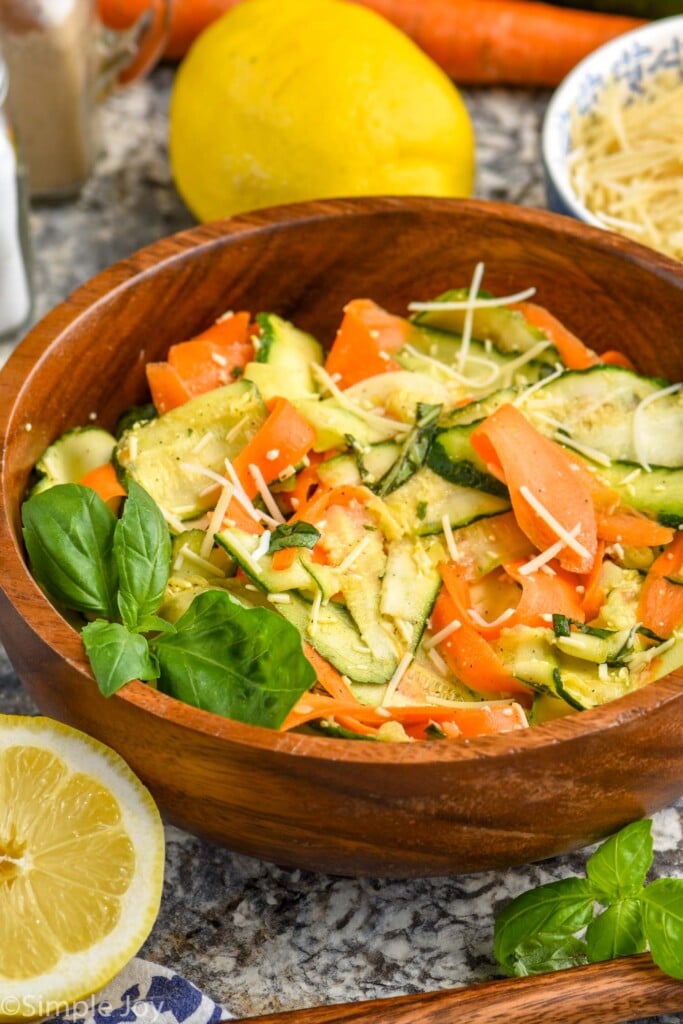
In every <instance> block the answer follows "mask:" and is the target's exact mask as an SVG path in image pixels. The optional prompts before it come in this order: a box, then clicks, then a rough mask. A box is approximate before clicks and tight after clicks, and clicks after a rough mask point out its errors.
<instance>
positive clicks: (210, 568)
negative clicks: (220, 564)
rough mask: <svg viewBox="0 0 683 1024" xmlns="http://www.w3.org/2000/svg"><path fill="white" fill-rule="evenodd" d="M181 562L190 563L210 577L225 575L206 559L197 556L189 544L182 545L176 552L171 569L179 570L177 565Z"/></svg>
mask: <svg viewBox="0 0 683 1024" xmlns="http://www.w3.org/2000/svg"><path fill="white" fill-rule="evenodd" d="M183 561H187V562H191V563H192V564H193V565H196V566H198V568H200V569H203V570H204V572H208V574H209V575H210V576H224V575H225V574H224V573H222V572H221V570H220V569H219V568H217V566H215V565H214V564H213V562H209V561H208V559H206V558H203V557H202V555H198V554H197V552H196V551H193V550H192V548H191V547H190V545H189V544H183V546H182V547H181V549H180V551H179V552H178V558H177V559H176V561H175V562H174V564H173V568H174V569H179V568H180V565H179V564H178V563H182V562H183Z"/></svg>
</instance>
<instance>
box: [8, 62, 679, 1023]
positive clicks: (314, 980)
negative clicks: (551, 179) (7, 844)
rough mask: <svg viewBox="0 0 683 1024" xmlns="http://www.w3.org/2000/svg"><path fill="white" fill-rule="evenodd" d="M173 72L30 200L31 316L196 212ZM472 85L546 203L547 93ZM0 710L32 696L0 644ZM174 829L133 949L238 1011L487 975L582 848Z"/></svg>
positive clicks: (669, 826)
mask: <svg viewBox="0 0 683 1024" xmlns="http://www.w3.org/2000/svg"><path fill="white" fill-rule="evenodd" d="M171 78H172V71H171V70H170V69H168V68H164V69H161V70H160V71H158V72H157V73H156V74H155V75H154V76H153V78H152V79H151V80H150V81H149V82H146V83H144V84H142V85H137V86H135V87H133V88H132V89H130V90H129V91H128V92H127V93H123V94H121V95H119V96H116V97H115V98H114V99H113V100H112V101H110V103H109V104H108V106H107V109H106V110H105V111H104V117H103V140H104V151H103V154H102V157H101V159H100V162H99V164H98V167H97V171H96V174H95V175H94V177H93V179H92V180H91V181H90V182H89V183H88V185H87V187H86V189H85V190H84V192H83V194H82V196H81V197H80V199H79V200H78V201H76V202H74V203H71V204H68V205H63V206H58V207H51V208H48V207H42V208H40V209H37V210H34V211H33V213H32V216H31V229H32V235H33V241H34V249H35V270H36V316H40V315H42V314H44V313H45V312H46V311H47V310H48V309H49V308H50V307H51V306H53V305H54V304H55V303H57V302H58V301H60V300H61V299H62V298H63V297H64V296H65V295H66V294H67V293H68V292H69V291H71V290H72V289H73V288H75V287H76V286H77V285H78V284H80V283H81V282H82V281H84V280H85V279H86V278H88V277H89V276H91V275H92V274H93V273H95V272H96V271H98V270H100V269H102V268H103V267H105V266H106V265H108V264H109V263H112V262H113V261H115V260H117V259H119V258H121V257H123V256H126V255H129V254H130V253H131V252H132V251H134V250H135V249H137V248H139V247H140V246H142V245H146V244H148V243H149V242H152V241H154V240H155V239H157V238H159V237H161V236H163V235H166V234H168V233H169V232H172V231H175V230H179V229H181V228H184V227H187V226H189V225H190V224H191V223H192V217H191V216H190V214H189V213H188V212H187V210H186V209H185V208H184V207H183V205H182V203H181V201H180V199H179V198H178V196H177V195H176V193H175V190H174V188H173V185H172V182H171V178H170V174H169V170H168V164H167V161H166V152H165V136H166V122H165V118H166V108H167V103H168V94H169V88H170V83H171ZM465 98H466V100H467V103H468V106H469V108H470V111H471V113H472V116H473V119H474V122H475V127H476V130H477V137H478V161H479V169H478V177H477V195H478V196H480V197H483V198H492V199H499V200H508V201H512V202H517V203H524V204H528V205H532V206H543V205H544V194H543V184H542V175H541V168H540V162H539V130H540V123H541V119H542V116H543V110H544V107H545V104H546V102H547V98H548V97H547V94H544V93H528V92H523V91H518V92H514V93H513V92H506V91H503V90H496V89H492V90H487V91H474V90H472V91H467V92H466V93H465ZM8 351H9V346H8V345H6V346H4V348H3V349H0V355H1V356H3V357H4V356H6V355H7V353H8ZM0 711H3V712H10V713H23V714H27V713H33V712H34V711H35V708H33V706H32V704H31V702H30V700H29V699H28V697H27V696H26V695H25V694H24V693H23V691H22V690H21V687H20V685H19V683H18V682H17V680H16V677H15V676H14V674H13V672H12V670H11V667H10V666H9V664H8V662H7V659H6V658H5V657H4V656H3V655H2V653H1V651H0ZM513 798H514V794H511V799H513ZM682 829H683V804H679V805H677V806H676V807H674V808H670V809H668V810H665V811H662V812H660V813H659V814H658V815H656V816H655V835H656V840H655V845H656V851H657V852H656V860H655V868H654V874H656V875H677V876H683V852H682V849H681V847H682V844H681V835H682ZM167 839H168V855H167V873H166V883H165V889H164V899H163V904H162V910H161V914H160V916H159V919H158V921H157V924H156V926H155V928H154V931H153V932H152V935H151V936H150V938H149V940H148V941H147V943H146V945H145V947H144V949H143V951H142V955H145V956H148V957H149V958H151V959H154V960H156V961H158V962H160V963H163V964H166V965H168V966H172V967H175V968H176V969H177V970H179V971H180V972H181V973H183V974H185V975H186V976H187V977H188V978H189V979H191V980H192V981H193V982H194V983H195V984H197V985H199V986H200V987H202V988H203V989H204V990H205V991H206V992H207V993H208V994H210V995H211V996H212V997H213V998H214V999H216V1000H217V1001H221V1002H223V1003H224V1004H225V1005H226V1006H228V1007H230V1008H231V1009H232V1010H233V1012H234V1013H235V1014H236V1015H237V1016H246V1015H250V1014H258V1013H265V1012H267V1011H274V1010H278V1009H283V1010H284V1009H295V1008H297V1007H303V1006H311V1005H315V1004H318V1003H322V1002H340V1001H346V1000H352V999H359V998H374V997H380V996H388V995H398V994H400V993H405V992H420V991H425V990H429V989H435V988H443V987H447V986H451V985H458V984H467V983H471V982H475V981H481V980H484V979H487V978H491V977H494V976H495V974H496V968H495V964H494V962H493V959H492V936H493V921H494V917H495V914H496V913H497V912H498V910H500V909H501V908H502V906H503V905H504V904H505V903H506V902H507V901H508V900H509V899H510V898H511V897H513V896H516V895H517V894H519V893H521V892H523V891H525V890H526V889H528V888H530V887H531V886H535V885H538V884H540V883H543V882H547V881H551V880H554V879H557V878H563V877H566V876H568V875H571V874H575V873H579V872H581V871H582V870H583V868H584V865H585V862H586V859H587V856H588V853H589V851H582V852H580V853H577V854H575V855H573V856H567V857H560V858H556V859H554V860H551V861H546V862H544V863H542V864H537V865H529V866H527V867H523V868H518V869H515V870H510V871H507V872H497V873H494V872H487V873H484V874H478V875H471V876H466V877H460V878H438V879H425V880H417V881H410V882H396V881H383V880H378V879H365V880H354V879H340V878H334V877H326V876H323V875H313V874H309V873H305V872H301V871H287V870H283V869H280V868H276V867H273V866H271V865H268V864H263V863H260V862H258V861H255V860H252V859H250V858H247V857H242V856H237V855H233V854H231V853H229V852H227V851H225V850H223V849H220V848H218V847H216V846H212V845H209V844H207V843H204V842H202V841H200V840H198V839H196V838H194V837H193V836H190V835H187V834H185V833H183V832H180V831H178V830H177V829H173V828H169V829H168V830H167ZM665 1021H666V1022H669V1024H674V1022H678V1024H681V1022H683V1016H667V1017H662V1018H660V1022H661V1024H663V1022H665Z"/></svg>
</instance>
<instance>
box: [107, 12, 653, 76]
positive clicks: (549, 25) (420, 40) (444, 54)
mask: <svg viewBox="0 0 683 1024" xmlns="http://www.w3.org/2000/svg"><path fill="white" fill-rule="evenodd" d="M98 2H99V9H100V12H101V13H102V14H103V15H104V18H103V20H104V21H105V24H110V25H111V24H116V22H115V21H114V18H115V16H116V13H117V11H118V12H119V22H118V23H119V25H123V26H126V27H127V26H129V25H130V24H131V23H132V22H133V21H134V20H135V18H136V17H139V16H140V14H142V13H143V11H144V10H145V9H146V7H147V6H148V4H149V0H98ZM239 2H240V0H173V16H172V21H171V32H170V36H169V39H168V41H167V43H166V49H165V56H166V57H169V58H171V59H175V58H178V57H182V56H183V55H184V54H185V53H186V52H187V50H188V49H189V47H190V46H191V44H192V42H193V41H194V39H195V38H196V37H197V36H198V35H199V33H200V32H202V31H203V30H204V29H205V28H206V27H207V26H208V25H210V24H211V22H212V21H214V20H215V19H216V18H218V17H220V16H221V14H224V13H225V11H228V10H230V9H231V8H232V7H234V6H236V4H237V3H239ZM357 2H359V3H361V4H362V6H364V7H369V8H371V9H372V10H374V11H376V12H377V13H378V14H381V15H383V16H384V17H385V18H386V19H387V21H390V22H391V23H392V24H394V25H396V27H397V28H400V29H402V30H403V31H404V32H405V33H406V34H407V35H408V36H410V38H411V39H413V40H414V42H416V43H417V45H418V46H420V47H422V49H423V50H424V51H425V52H426V53H428V54H429V56H430V57H431V58H432V59H433V60H435V61H436V63H437V64H439V65H440V66H441V67H442V68H443V70H444V71H445V72H446V73H447V74H448V75H449V76H450V77H451V78H453V79H455V80H456V81H460V82H476V83H508V84H513V85H515V84H516V85H557V84H558V83H559V82H560V81H561V80H562V79H563V78H564V76H565V75H566V74H567V72H568V71H569V70H570V69H571V68H572V67H573V66H574V65H575V64H577V63H578V61H580V60H582V59H583V57H585V56H586V55H587V54H589V53H590V52H591V51H592V50H594V49H596V48H597V47H598V46H601V45H602V44H603V43H605V42H607V41H608V40H609V39H613V38H614V37H615V36H617V35H621V33H623V32H628V31H629V30H630V29H632V28H636V27H637V26H638V25H642V24H643V22H642V21H641V20H640V19H637V18H626V17H622V16H620V15H616V14H602V13H597V12H592V11H579V10H564V9H562V8H559V7H554V6H552V5H551V4H547V3H531V2H528V0H486V8H487V10H486V12H484V11H483V10H482V3H483V0H357ZM112 12H113V13H112ZM120 12H123V15H124V16H125V17H123V18H122V16H121V13H120Z"/></svg>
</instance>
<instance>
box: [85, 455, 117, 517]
mask: <svg viewBox="0 0 683 1024" xmlns="http://www.w3.org/2000/svg"><path fill="white" fill-rule="evenodd" d="M78 482H79V483H80V484H82V485H83V486H84V487H90V488H91V490H93V491H95V492H96V494H99V496H100V498H101V499H102V501H104V502H105V503H106V504H107V505H109V507H110V508H111V510H112V511H113V512H115V511H116V510H117V509H118V507H119V505H120V504H121V499H122V498H125V496H126V491H125V490H124V488H123V487H122V486H121V484H120V483H119V478H118V477H117V475H116V470H115V469H114V467H113V465H112V464H111V462H105V463H104V465H102V466H97V467H96V468H95V469H91V470H90V472H89V473H86V474H85V476H82V477H81V479H80V480H79V481H78Z"/></svg>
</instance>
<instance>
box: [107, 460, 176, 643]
mask: <svg viewBox="0 0 683 1024" xmlns="http://www.w3.org/2000/svg"><path fill="white" fill-rule="evenodd" d="M114 557H115V559H116V564H117V567H118V572H119V594H118V606H119V611H120V612H121V618H122V619H123V623H124V625H125V626H127V627H128V629H133V630H135V629H138V628H140V624H141V623H142V622H143V620H144V619H146V618H147V617H148V616H149V615H153V614H154V612H156V610H157V608H158V607H159V605H160V604H161V599H162V598H163V596H164V590H165V589H166V584H167V583H168V576H169V571H170V565H171V537H170V534H169V532H168V526H167V525H166V521H165V520H164V517H163V516H162V514H161V512H160V511H159V507H158V506H157V504H156V502H155V501H154V500H153V499H152V498H150V496H149V494H147V492H146V491H145V490H143V488H142V487H140V485H139V484H136V483H135V481H134V480H131V481H130V482H129V490H128V497H127V498H126V503H125V505H124V508H123V514H122V516H121V519H120V520H119V522H118V523H117V524H116V531H115V533H114Z"/></svg>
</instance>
